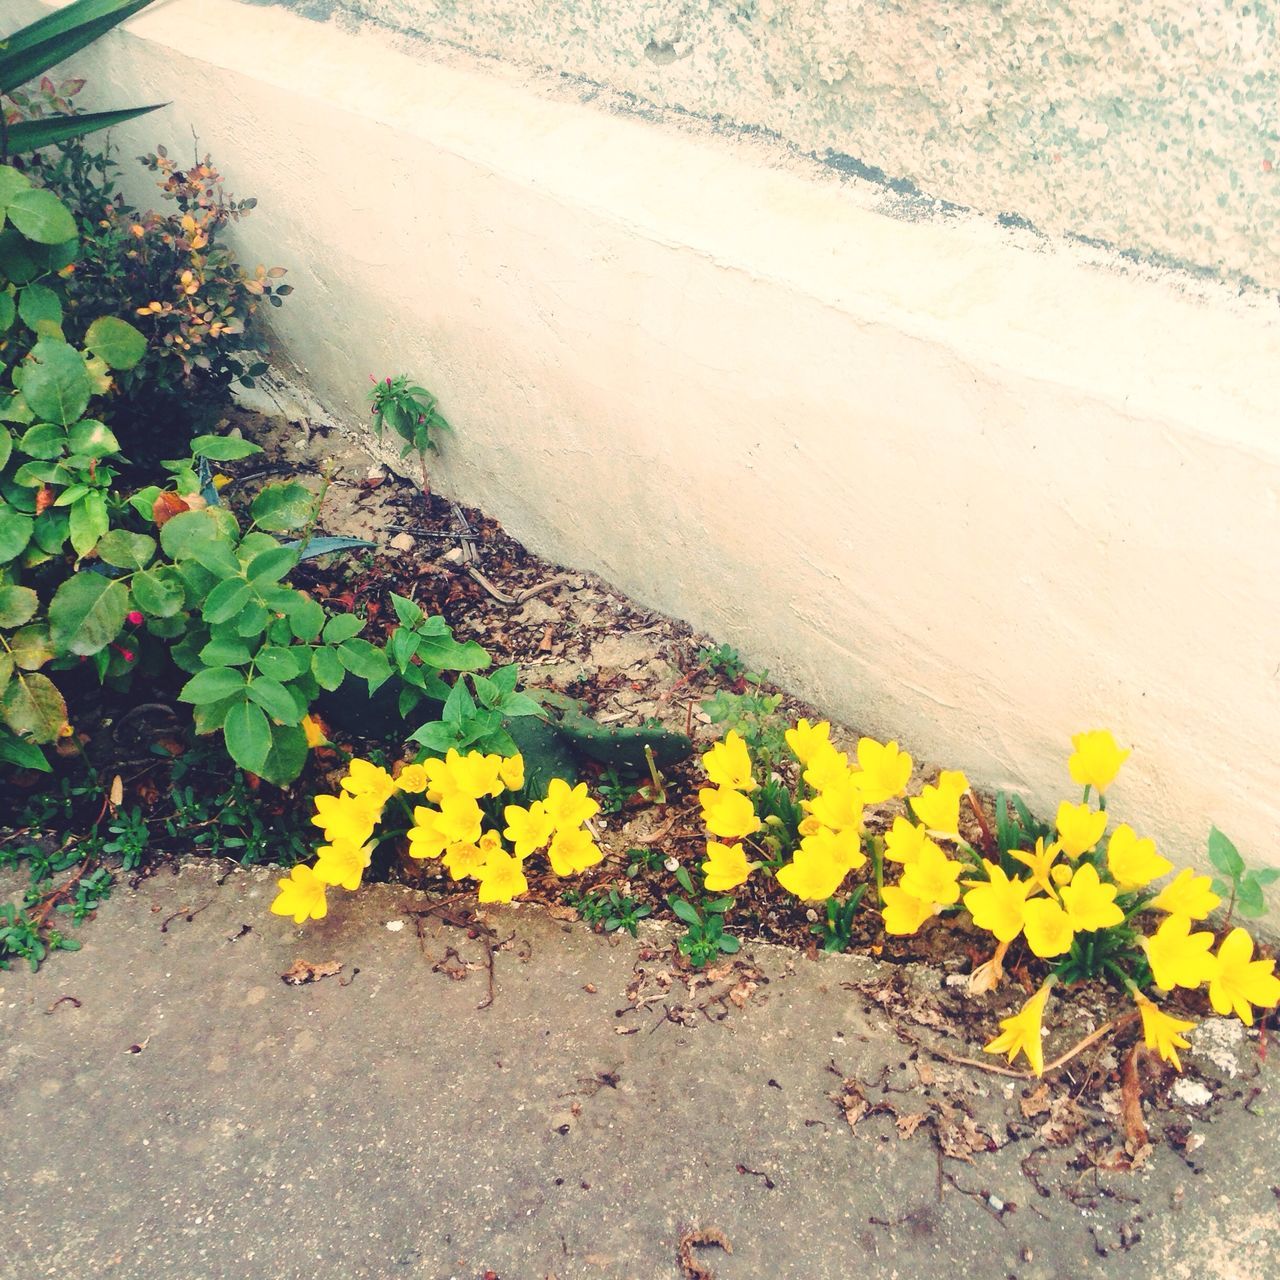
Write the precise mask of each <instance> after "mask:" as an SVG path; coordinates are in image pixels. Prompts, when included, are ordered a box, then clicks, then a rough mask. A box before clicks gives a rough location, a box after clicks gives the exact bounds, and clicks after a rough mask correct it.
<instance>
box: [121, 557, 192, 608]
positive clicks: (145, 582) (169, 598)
mask: <svg viewBox="0 0 1280 1280" xmlns="http://www.w3.org/2000/svg"><path fill="white" fill-rule="evenodd" d="M130 586H131V587H132V588H133V599H134V602H135V603H136V604H137V606H138V608H139V609H141V610H142V612H143V613H145V614H149V615H150V616H151V617H153V618H172V617H173V615H174V614H175V613H177V612H178V610H179V609H181V608H182V605H183V601H184V600H185V598H186V595H185V592H184V591H183V590H182V582H181V580H180V579H179V578H178V577H177V575H176V574H174V572H173V571H172V570H171V569H169V568H168V567H167V566H165V565H160V566H158V567H157V568H155V569H144V570H143V571H142V572H141V573H135V574H134V575H133V579H132V581H131V583H130Z"/></svg>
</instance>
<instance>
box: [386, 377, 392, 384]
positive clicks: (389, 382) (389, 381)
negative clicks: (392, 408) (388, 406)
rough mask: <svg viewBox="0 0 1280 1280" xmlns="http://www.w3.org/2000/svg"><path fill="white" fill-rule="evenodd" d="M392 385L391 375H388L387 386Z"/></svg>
mask: <svg viewBox="0 0 1280 1280" xmlns="http://www.w3.org/2000/svg"><path fill="white" fill-rule="evenodd" d="M390 385H391V379H390V377H388V378H387V386H390Z"/></svg>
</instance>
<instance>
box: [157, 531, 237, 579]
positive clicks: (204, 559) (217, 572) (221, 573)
mask: <svg viewBox="0 0 1280 1280" xmlns="http://www.w3.org/2000/svg"><path fill="white" fill-rule="evenodd" d="M166 527H167V526H166ZM191 559H192V560H194V561H195V562H196V564H198V565H201V566H202V567H203V568H205V569H208V570H209V572H210V573H212V574H213V575H214V576H215V577H217V578H222V579H223V580H224V582H229V581H236V582H239V583H241V584H242V585H244V579H243V578H242V577H241V576H240V561H239V560H237V559H236V554H235V552H234V551H232V549H231V544H230V543H229V542H197V543H196V544H195V545H194V546H193V547H192V548H191Z"/></svg>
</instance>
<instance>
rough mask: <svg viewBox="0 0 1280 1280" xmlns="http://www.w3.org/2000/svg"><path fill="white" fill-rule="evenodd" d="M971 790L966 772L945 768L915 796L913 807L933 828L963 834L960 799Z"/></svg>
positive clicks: (916, 813)
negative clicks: (934, 781)
mask: <svg viewBox="0 0 1280 1280" xmlns="http://www.w3.org/2000/svg"><path fill="white" fill-rule="evenodd" d="M968 790H969V779H968V778H966V777H965V776H964V774H963V773H959V772H957V771H956V770H954V769H944V770H943V771H942V772H941V773H940V774H939V775H938V781H937V782H936V783H934V784H931V785H930V786H927V787H925V788H924V789H923V790H922V791H921V792H920V794H919V795H918V796H912V798H911V801H910V804H911V808H912V810H913V811H914V813H915V815H916V817H917V818H918V819H919V820H920V821H921V822H923V823H924V825H925V826H926V827H927V828H928V829H929V830H930V831H937V832H938V833H940V834H941V835H944V836H956V835H959V834H960V800H961V797H962V796H963V795H964V793H965V792H966V791H968Z"/></svg>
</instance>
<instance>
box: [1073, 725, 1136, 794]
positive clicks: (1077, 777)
mask: <svg viewBox="0 0 1280 1280" xmlns="http://www.w3.org/2000/svg"><path fill="white" fill-rule="evenodd" d="M1071 745H1072V746H1073V747H1075V751H1074V752H1073V754H1072V755H1071V758H1070V759H1069V760H1068V761H1067V768H1068V769H1070V770H1071V779H1072V781H1073V782H1075V783H1078V784H1079V785H1080V786H1082V787H1092V788H1093V789H1094V790H1095V791H1099V792H1101V791H1105V790H1106V789H1107V788H1108V787H1109V786H1110V785H1111V784H1112V783H1113V782H1114V781H1115V780H1116V774H1117V773H1119V772H1120V766H1121V765H1122V764H1124V762H1125V761H1126V760H1127V759H1128V758H1129V752H1127V751H1121V750H1120V748H1119V747H1118V746H1117V745H1116V740H1115V739H1114V738H1113V737H1112V736H1111V731H1110V730H1109V729H1091V730H1090V731H1089V732H1088V733H1077V734H1075V735H1074V736H1073V737H1072V739H1071Z"/></svg>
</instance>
